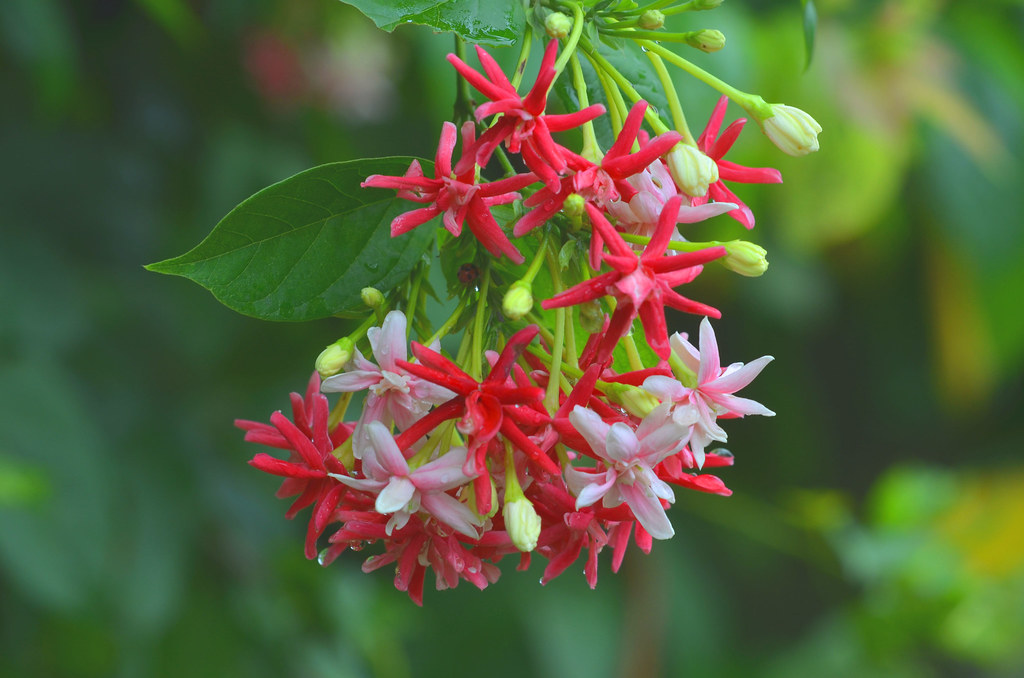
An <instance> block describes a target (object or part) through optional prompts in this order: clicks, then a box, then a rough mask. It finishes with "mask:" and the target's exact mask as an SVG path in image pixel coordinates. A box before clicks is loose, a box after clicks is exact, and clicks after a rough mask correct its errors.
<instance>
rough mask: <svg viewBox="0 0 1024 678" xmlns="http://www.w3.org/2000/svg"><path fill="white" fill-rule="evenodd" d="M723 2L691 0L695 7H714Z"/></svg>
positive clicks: (697, 8) (718, 0)
mask: <svg viewBox="0 0 1024 678" xmlns="http://www.w3.org/2000/svg"><path fill="white" fill-rule="evenodd" d="M721 4H722V0H691V5H692V7H693V8H694V9H696V10H700V9H714V8H715V7H718V6H719V5H721Z"/></svg>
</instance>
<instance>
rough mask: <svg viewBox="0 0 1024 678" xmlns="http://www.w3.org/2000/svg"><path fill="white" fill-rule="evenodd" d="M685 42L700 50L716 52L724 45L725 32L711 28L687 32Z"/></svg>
mask: <svg viewBox="0 0 1024 678" xmlns="http://www.w3.org/2000/svg"><path fill="white" fill-rule="evenodd" d="M686 44H687V45H689V46H690V47H696V48H697V49H699V50H700V51H702V52H717V51H718V50H720V49H722V48H723V47H725V34H724V33H722V31H717V30H715V29H713V28H705V29H703V30H700V31H693V32H692V33H689V34H687V36H686Z"/></svg>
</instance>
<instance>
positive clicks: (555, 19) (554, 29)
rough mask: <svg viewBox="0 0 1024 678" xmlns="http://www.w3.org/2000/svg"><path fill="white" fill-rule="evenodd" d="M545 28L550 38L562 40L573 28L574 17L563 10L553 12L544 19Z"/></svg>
mask: <svg viewBox="0 0 1024 678" xmlns="http://www.w3.org/2000/svg"><path fill="white" fill-rule="evenodd" d="M544 30H545V31H547V34H548V37H549V38H554V39H555V40H561V39H562V38H564V37H566V36H567V35H569V31H571V30H572V19H570V18H569V17H567V16H566V15H565V14H562V13H561V12H552V13H551V14H548V15H547V17H546V18H545V19H544Z"/></svg>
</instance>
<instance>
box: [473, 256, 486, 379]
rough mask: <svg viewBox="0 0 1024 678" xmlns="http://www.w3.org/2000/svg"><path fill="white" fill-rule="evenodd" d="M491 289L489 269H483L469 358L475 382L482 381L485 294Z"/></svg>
mask: <svg viewBox="0 0 1024 678" xmlns="http://www.w3.org/2000/svg"><path fill="white" fill-rule="evenodd" d="M490 287H491V267H490V266H487V268H485V269H484V275H483V282H482V283H481V284H480V296H479V298H478V299H477V303H476V318H474V319H473V349H472V353H471V354H470V356H469V360H470V372H469V374H470V376H472V377H473V378H474V379H476V380H477V381H480V380H481V379H483V356H484V347H483V342H484V311H486V310H487V292H488V290H489V289H490Z"/></svg>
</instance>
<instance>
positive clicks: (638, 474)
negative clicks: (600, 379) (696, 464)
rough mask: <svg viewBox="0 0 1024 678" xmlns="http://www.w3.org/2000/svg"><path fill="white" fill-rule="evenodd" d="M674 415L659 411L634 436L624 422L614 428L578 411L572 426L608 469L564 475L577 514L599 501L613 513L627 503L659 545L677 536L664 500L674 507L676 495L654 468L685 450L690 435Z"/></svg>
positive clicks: (662, 408) (572, 470) (579, 470)
mask: <svg viewBox="0 0 1024 678" xmlns="http://www.w3.org/2000/svg"><path fill="white" fill-rule="evenodd" d="M669 410H670V408H669V406H668V405H661V406H659V407H656V408H655V409H654V410H653V411H652V412H651V413H650V414H648V415H647V416H646V417H644V419H643V421H642V422H640V426H639V427H637V429H636V430H635V431H634V430H633V428H632V427H631V426H630V425H628V424H625V423H623V422H615V423H614V424H611V425H609V424H607V423H605V421H604V420H603V419H602V418H601V417H600V416H598V415H597V413H595V412H593V411H591V410H588V409H584V408H582V407H579V406H576V407H575V408H573V411H572V413H571V414H569V421H570V422H572V425H573V427H575V428H576V430H577V431H579V432H580V434H581V435H582V436H583V437H584V438H585V439H586V441H587V444H588V445H589V446H590V449H591V450H592V451H593V452H594V454H595V455H596V456H597V458H598V459H600V460H601V461H602V462H603V465H604V467H605V468H604V469H601V468H597V469H586V470H585V469H582V468H576V467H568V468H566V469H565V482H566V484H567V485H568V486H569V489H570V490H572V491H573V493H574V494H575V495H576V508H577V510H578V509H580V508H582V507H584V506H590V505H591V504H593V503H594V502H596V501H597V500H599V499H603V500H604V505H605V506H606V507H608V508H612V507H615V506H618V505H619V504H621V503H623V502H625V503H626V504H627V505H628V506H629V508H630V509H631V510H632V511H633V515H635V516H636V519H637V520H638V521H640V524H641V525H643V528H644V529H645V530H647V532H648V533H649V534H650V535H651V536H652V537H654V538H655V539H668V538H670V537H671V536H672V535H673V534H674V530H673V529H672V524H671V523H670V522H669V520H668V516H667V515H666V514H665V509H664V507H663V506H662V504H661V500H663V499H664V500H666V501H668V502H672V501H675V495H674V494H673V493H672V488H671V487H669V486H668V484H667V483H665V482H664V481H663V480H661V479H660V478H658V476H657V474H656V473H655V472H654V467H655V466H657V465H658V464H659V463H661V461H662V460H664V459H665V458H667V457H669V456H671V455H673V454H675V453H677V452H679V451H680V450H681V449H682V447H683V445H685V444H686V436H687V434H688V431H687V428H686V427H685V426H680V425H679V424H677V423H676V422H675V421H673V419H672V416H671V413H670V411H669Z"/></svg>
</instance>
